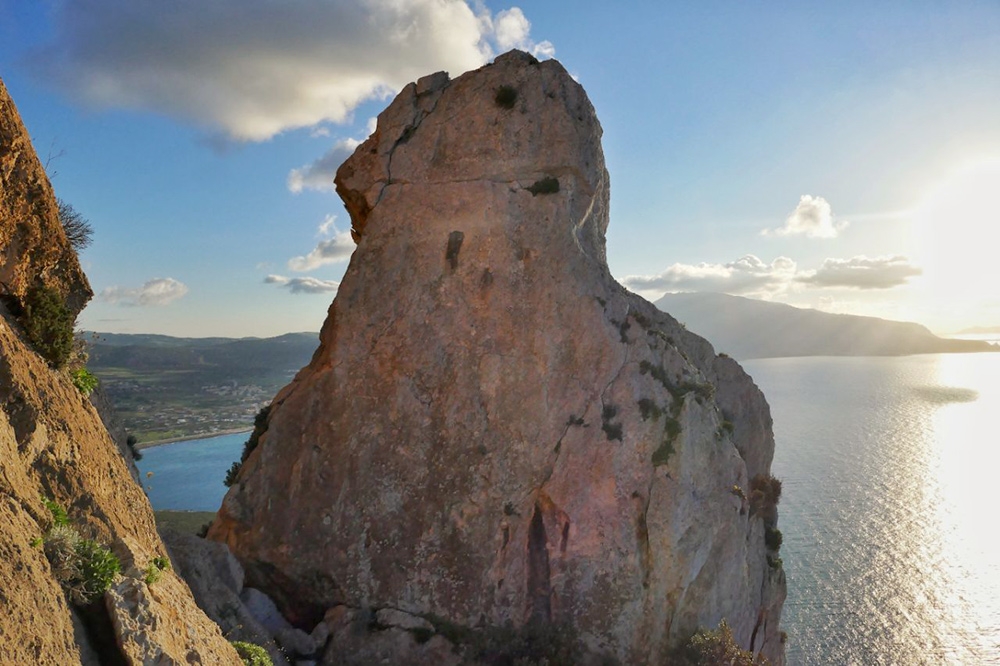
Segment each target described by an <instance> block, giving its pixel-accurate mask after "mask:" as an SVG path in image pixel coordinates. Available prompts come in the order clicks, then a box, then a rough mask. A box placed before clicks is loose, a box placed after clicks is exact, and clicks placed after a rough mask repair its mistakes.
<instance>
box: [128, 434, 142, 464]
mask: <svg viewBox="0 0 1000 666" xmlns="http://www.w3.org/2000/svg"><path fill="white" fill-rule="evenodd" d="M138 443H139V440H138V439H136V436H135V435H129V436H128V437H126V438H125V445H126V446H128V450H129V451H131V452H132V460H135V461H136V462H138V461H140V460H142V452H141V451H139V449H137V448H135V445H136V444H138Z"/></svg>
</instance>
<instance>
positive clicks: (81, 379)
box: [69, 367, 98, 396]
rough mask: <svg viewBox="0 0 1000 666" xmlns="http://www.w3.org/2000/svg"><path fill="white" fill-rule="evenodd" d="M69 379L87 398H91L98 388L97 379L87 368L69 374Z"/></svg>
mask: <svg viewBox="0 0 1000 666" xmlns="http://www.w3.org/2000/svg"><path fill="white" fill-rule="evenodd" d="M69 377H70V379H71V380H72V382H73V386H75V387H76V389H77V390H78V391H79V392H80V393H82V394H83V395H85V396H89V395H90V394H91V393H93V392H94V389H96V388H97V384H98V380H97V377H95V376H94V375H93V373H91V372H90V370H87V368H85V367H83V368H77V369H76V370H73V371H72V372H70V373H69Z"/></svg>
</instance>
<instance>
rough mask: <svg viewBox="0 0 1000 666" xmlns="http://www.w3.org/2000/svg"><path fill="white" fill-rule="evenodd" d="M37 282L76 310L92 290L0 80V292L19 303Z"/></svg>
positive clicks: (35, 157)
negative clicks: (48, 288) (54, 291)
mask: <svg viewBox="0 0 1000 666" xmlns="http://www.w3.org/2000/svg"><path fill="white" fill-rule="evenodd" d="M37 283H41V284H44V285H45V286H47V287H51V288H53V289H55V290H56V291H58V292H59V293H60V294H62V295H63V296H64V297H66V304H67V306H68V307H69V309H70V310H72V311H73V313H74V314H75V313H79V312H80V310H82V309H83V307H84V306H85V305H86V304H87V301H89V300H90V297H91V296H93V292H92V291H91V290H90V283H88V282H87V276H86V275H84V274H83V269H81V268H80V262H79V260H78V259H77V257H76V252H75V251H74V250H73V248H72V247H71V246H70V244H69V241H67V240H66V234H64V233H63V230H62V224H60V222H59V213H58V208H57V206H56V200H55V196H54V195H53V194H52V186H51V185H50V184H49V178H48V176H47V175H46V174H45V169H44V168H42V164H41V163H40V162H39V161H38V156H37V155H36V154H35V150H34V148H33V147H32V146H31V138H30V137H29V136H28V133H27V131H26V130H25V129H24V125H23V124H22V122H21V116H20V115H18V113H17V108H16V107H15V106H14V102H13V100H11V98H10V95H9V94H7V88H6V86H4V84H3V81H2V80H0V295H3V296H10V297H13V298H14V299H15V300H16V301H17V302H18V303H20V301H21V299H23V297H24V295H25V293H26V292H27V291H28V290H29V289H30V288H31V287H33V286H35V285H36V284H37Z"/></svg>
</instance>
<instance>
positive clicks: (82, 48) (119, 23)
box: [33, 0, 554, 141]
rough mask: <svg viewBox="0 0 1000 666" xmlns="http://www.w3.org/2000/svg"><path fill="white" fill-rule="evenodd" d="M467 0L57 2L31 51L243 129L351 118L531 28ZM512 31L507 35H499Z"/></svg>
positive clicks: (113, 88) (139, 104)
mask: <svg viewBox="0 0 1000 666" xmlns="http://www.w3.org/2000/svg"><path fill="white" fill-rule="evenodd" d="M470 1H472V2H474V3H475V7H476V10H475V11H473V9H472V8H471V7H470V6H469V4H467V3H466V2H463V1H462V0H407V1H406V2H400V1H399V0H297V1H296V2H275V1H274V0H212V2H196V1H194V0H185V1H182V2H164V1H163V0H88V1H87V2H60V3H56V4H54V5H53V8H52V10H51V11H52V12H53V19H54V27H55V29H54V31H53V36H52V41H51V43H50V44H48V45H47V46H46V47H45V48H43V49H40V50H39V52H38V53H36V54H34V56H33V62H34V63H35V64H36V65H37V68H38V71H39V73H40V74H41V75H42V76H43V77H45V78H46V79H48V80H49V81H50V82H51V83H52V84H53V85H54V86H55V87H57V88H58V89H59V90H60V91H63V92H66V93H68V94H70V95H71V96H73V97H74V98H76V99H78V100H81V101H83V102H85V103H88V104H90V105H94V106H97V107H104V108H108V107H114V108H131V109H142V110H149V111H153V112H156V113H161V114H165V115H168V116H172V117H175V118H181V119H184V120H186V121H190V122H193V123H195V124H197V125H199V126H202V127H205V128H208V129H209V130H212V131H216V132H221V133H222V134H224V135H226V136H228V137H230V138H232V139H237V140H249V141H261V140H265V139H268V138H270V137H272V136H274V135H276V134H278V133H280V132H282V131H285V130H289V129H294V128H301V127H315V126H317V125H320V124H321V123H325V122H330V123H341V122H344V121H346V120H348V119H349V118H350V114H351V112H352V111H353V110H354V108H355V107H357V106H358V104H360V103H362V102H364V101H366V100H369V99H373V98H377V97H384V96H387V95H389V94H392V93H393V92H395V91H397V90H399V89H401V88H402V87H403V86H404V85H406V84H407V83H409V82H410V81H415V80H416V79H417V78H419V77H421V76H423V75H425V74H427V73H429V72H434V71H438V70H446V71H448V72H450V73H451V74H452V75H453V76H457V75H459V74H461V73H463V72H465V71H467V70H470V69H474V68H476V67H478V66H480V65H482V64H484V63H485V62H486V61H487V60H489V59H490V58H491V57H492V56H493V55H495V53H496V52H497V49H498V48H499V49H502V50H506V48H503V47H509V46H517V47H520V48H524V49H526V50H529V51H532V52H534V53H535V54H536V55H538V56H542V57H545V56H551V55H553V53H554V49H553V47H552V44H551V43H549V42H544V41H543V42H539V43H536V42H534V41H533V40H532V39H531V37H530V33H529V30H530V23H529V22H528V20H527V19H526V18H525V17H524V14H523V12H521V10H520V9H517V8H516V7H515V8H511V9H508V10H504V11H501V12H498V13H497V14H496V16H493V15H492V14H491V13H490V10H489V9H487V8H486V7H485V5H484V4H483V3H481V2H476V1H475V0H470ZM501 45H502V46H501Z"/></svg>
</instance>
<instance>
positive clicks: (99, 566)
mask: <svg viewBox="0 0 1000 666" xmlns="http://www.w3.org/2000/svg"><path fill="white" fill-rule="evenodd" d="M76 555H77V557H78V558H79V564H80V576H79V578H78V580H77V581H76V582H75V585H73V587H72V588H71V589H70V592H71V596H74V597H75V598H76V600H77V601H78V602H79V603H81V604H89V603H92V602H94V601H96V600H98V599H100V598H101V597H102V596H104V593H105V592H107V591H108V588H109V587H111V583H113V582H114V580H115V576H117V575H118V573H119V572H120V571H121V568H122V567H121V563H120V562H119V561H118V558H117V557H116V556H115V554H114V553H112V552H111V551H110V550H109V549H107V548H105V547H104V546H102V545H101V544H99V543H97V542H96V541H93V540H92V539H81V540H80V543H79V544H78V545H77V548H76Z"/></svg>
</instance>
